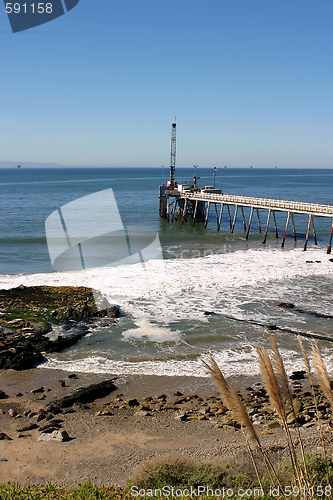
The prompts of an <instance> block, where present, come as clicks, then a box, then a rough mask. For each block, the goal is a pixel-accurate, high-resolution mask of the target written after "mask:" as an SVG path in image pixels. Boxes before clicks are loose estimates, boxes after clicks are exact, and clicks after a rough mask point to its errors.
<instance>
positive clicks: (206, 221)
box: [205, 201, 210, 228]
mask: <svg viewBox="0 0 333 500" xmlns="http://www.w3.org/2000/svg"><path fill="white" fill-rule="evenodd" d="M209 208H210V201H209V202H208V206H207V212H206V220H205V228H206V227H207V223H208V214H209Z"/></svg>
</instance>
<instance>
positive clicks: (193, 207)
mask: <svg viewBox="0 0 333 500" xmlns="http://www.w3.org/2000/svg"><path fill="white" fill-rule="evenodd" d="M175 170H176V121H174V122H173V123H172V127H171V153H170V178H169V179H168V181H167V183H166V184H165V183H163V181H162V185H161V186H159V212H160V216H161V217H163V218H164V219H166V220H167V221H168V222H173V221H174V220H175V221H177V220H178V219H179V218H181V221H182V224H183V223H184V222H187V220H188V217H190V218H191V220H192V225H193V226H194V224H195V221H196V220H198V221H200V222H203V223H204V224H205V227H207V224H208V216H209V211H210V208H211V206H213V207H214V212H215V216H216V227H217V231H220V227H221V221H222V214H223V210H224V208H226V210H227V214H228V221H229V226H230V231H231V233H233V232H234V229H235V224H236V218H237V215H238V213H239V211H240V212H241V214H242V222H243V228H244V232H245V234H246V236H245V237H246V239H248V237H249V234H250V228H251V222H252V219H253V214H254V212H255V213H256V216H257V220H258V230H259V232H260V233H261V232H262V231H261V221H260V215H259V210H260V211H261V212H263V211H265V212H267V219H266V227H265V231H264V239H263V243H266V240H267V234H268V229H269V223H270V220H271V218H272V219H273V222H274V231H275V237H276V238H278V237H279V235H278V228H277V223H276V217H275V212H285V213H286V225H285V228H284V233H283V238H282V243H281V247H282V248H283V247H284V245H285V240H286V236H287V229H288V226H289V223H290V221H291V223H292V229H293V236H294V241H295V242H296V239H297V236H296V230H295V223H294V215H296V214H302V215H303V216H304V215H305V216H308V225H307V231H306V236H305V243H304V247H303V250H306V248H307V244H308V240H309V235H310V230H311V226H312V231H313V237H314V243H315V245H317V236H316V230H315V225H314V218H315V217H329V218H332V227H331V233H330V238H329V243H328V246H327V253H328V254H330V253H331V246H332V236H333V206H331V205H322V204H317V203H304V202H298V201H287V200H275V199H271V198H252V197H249V196H236V195H228V194H223V193H222V191H221V189H218V188H215V174H216V168H215V167H214V174H213V175H214V186H205V187H204V188H202V189H199V187H198V186H197V180H198V179H199V177H198V176H197V170H195V174H194V176H193V181H192V182H188V181H181V182H179V183H178V182H177V181H176V178H175ZM244 208H247V209H249V210H250V212H249V217H248V219H247V220H246V219H245V214H244Z"/></svg>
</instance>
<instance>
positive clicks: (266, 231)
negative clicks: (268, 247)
mask: <svg viewBox="0 0 333 500" xmlns="http://www.w3.org/2000/svg"><path fill="white" fill-rule="evenodd" d="M270 218H271V209H269V210H268V216H267V224H266V230H265V236H264V241H263V242H262V243H263V244H265V243H266V239H267V233H268V225H269V219H270Z"/></svg>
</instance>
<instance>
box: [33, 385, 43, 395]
mask: <svg viewBox="0 0 333 500" xmlns="http://www.w3.org/2000/svg"><path fill="white" fill-rule="evenodd" d="M42 392H45V389H44V387H39V388H38V389H33V390H32V391H30V394H40V393H42Z"/></svg>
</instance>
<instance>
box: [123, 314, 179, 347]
mask: <svg viewBox="0 0 333 500" xmlns="http://www.w3.org/2000/svg"><path fill="white" fill-rule="evenodd" d="M135 323H136V325H137V327H138V328H131V329H129V330H125V331H124V332H123V333H122V336H123V338H124V339H131V338H135V339H142V338H147V339H148V340H151V341H154V342H166V341H170V340H173V341H176V340H179V338H180V333H181V332H180V331H179V330H175V331H173V330H170V329H169V328H161V327H159V326H156V325H154V324H152V323H150V322H149V321H148V320H147V319H140V320H137V321H136V322H135Z"/></svg>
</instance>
